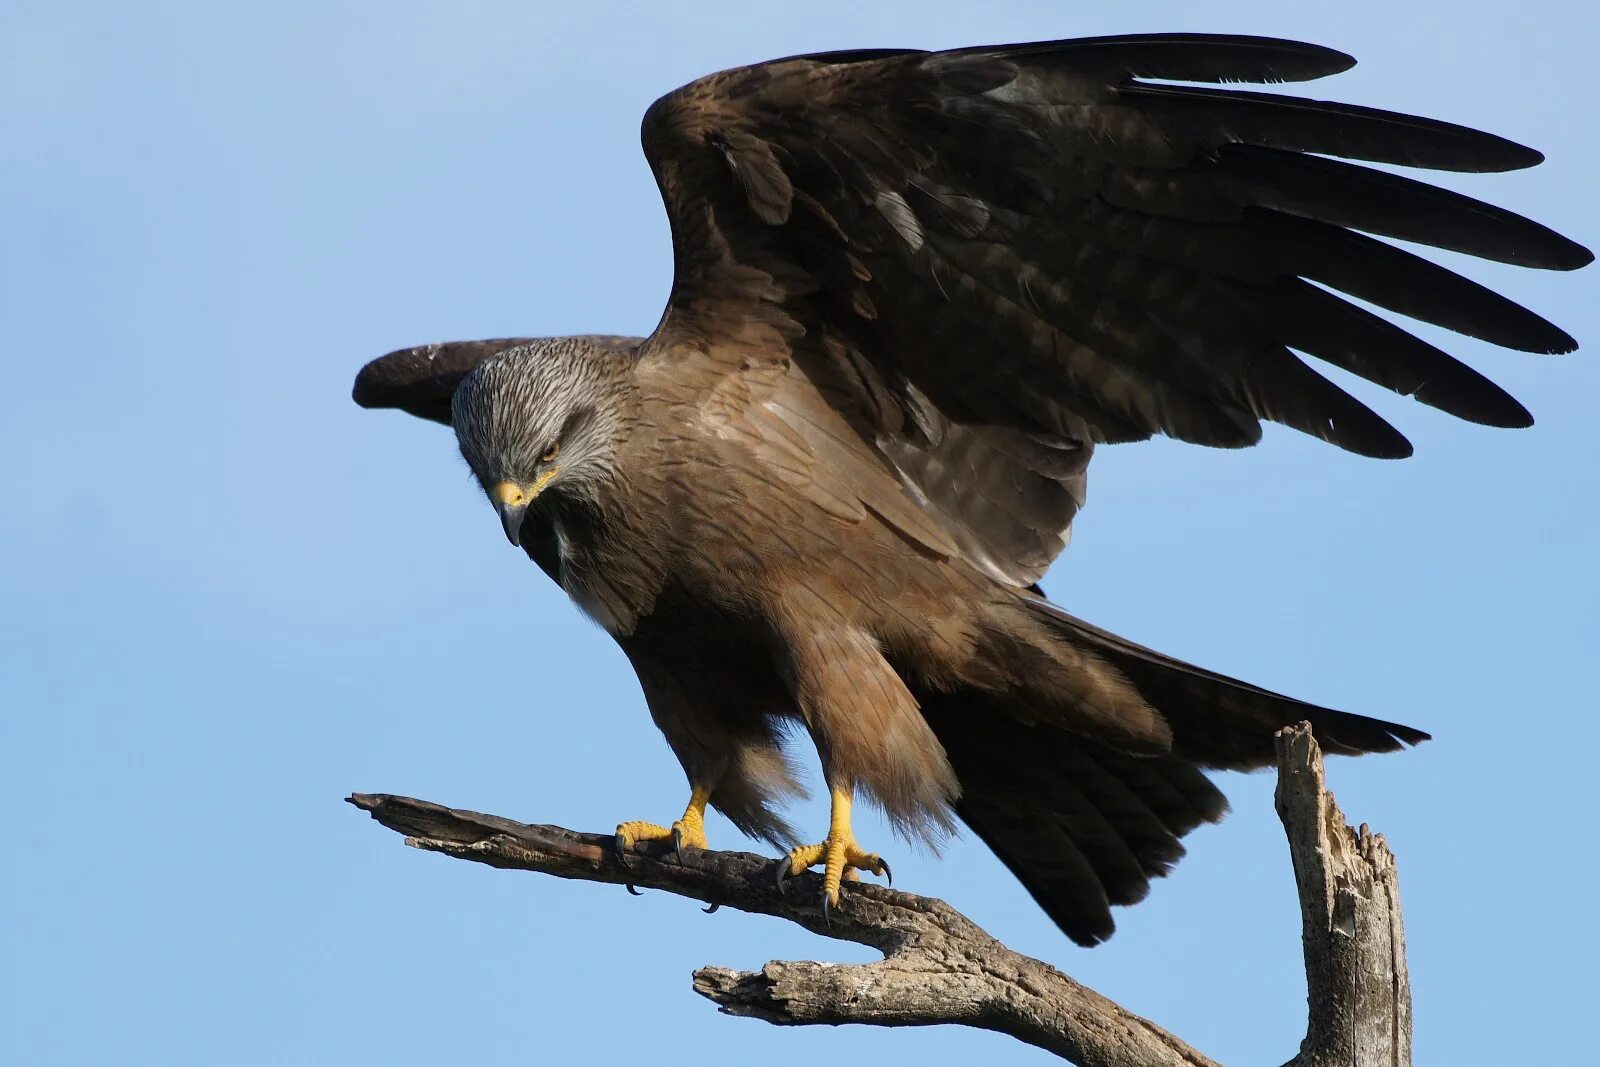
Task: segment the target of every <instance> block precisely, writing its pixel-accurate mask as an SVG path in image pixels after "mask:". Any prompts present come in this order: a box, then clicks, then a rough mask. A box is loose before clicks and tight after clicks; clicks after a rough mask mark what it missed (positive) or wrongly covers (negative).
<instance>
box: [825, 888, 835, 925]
mask: <svg viewBox="0 0 1600 1067" xmlns="http://www.w3.org/2000/svg"><path fill="white" fill-rule="evenodd" d="M822 925H823V926H826V927H828V928H829V929H830V930H831V929H833V923H832V922H830V921H829V920H828V891H827V890H826V889H824V890H823V891H822Z"/></svg>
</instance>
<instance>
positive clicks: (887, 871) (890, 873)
mask: <svg viewBox="0 0 1600 1067" xmlns="http://www.w3.org/2000/svg"><path fill="white" fill-rule="evenodd" d="M878 866H880V867H882V868H883V877H884V878H885V879H887V880H888V882H889V888H890V889H893V888H894V872H893V871H891V870H890V869H889V861H888V860H885V859H879V860H878Z"/></svg>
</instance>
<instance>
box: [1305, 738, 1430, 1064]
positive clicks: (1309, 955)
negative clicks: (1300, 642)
mask: <svg viewBox="0 0 1600 1067" xmlns="http://www.w3.org/2000/svg"><path fill="white" fill-rule="evenodd" d="M1277 745H1278V790H1277V798H1276V800H1277V808H1278V817H1279V818H1280V819H1282V820H1283V828H1284V830H1285V831H1286V832H1287V833H1288V835H1289V855H1290V857H1291V858H1292V859H1293V860H1294V876H1295V881H1296V882H1297V883H1298V885H1299V887H1300V914H1301V920H1302V928H1301V939H1302V942H1303V944H1304V949H1305V957H1306V990H1307V1003H1308V1005H1309V1007H1310V1011H1309V1015H1310V1021H1309V1023H1308V1024H1307V1026H1306V1037H1305V1040H1304V1041H1302V1042H1301V1044H1300V1054H1299V1055H1298V1056H1296V1057H1295V1058H1294V1059H1293V1060H1291V1061H1290V1065H1291V1067H1344V1065H1348V1064H1357V1065H1365V1064H1383V1065H1386V1067H1408V1065H1409V1064H1410V1063H1411V979H1410V976H1409V975H1408V974H1407V972H1406V936H1405V928H1404V927H1403V925H1402V924H1401V921H1400V881H1399V874H1398V873H1397V872H1396V870H1395V863H1394V853H1392V852H1390V851H1389V845H1388V842H1386V841H1384V839H1383V835H1382V834H1374V833H1373V832H1372V831H1371V830H1369V829H1368V828H1367V825H1366V823H1362V824H1361V829H1360V830H1352V829H1351V828H1350V827H1349V826H1348V825H1347V824H1346V823H1345V821H1344V814H1343V813H1342V812H1341V811H1340V810H1339V805H1338V804H1337V803H1336V802H1335V801H1334V799H1333V794H1332V793H1330V792H1328V788H1327V780H1326V778H1325V777H1324V774H1323V766H1322V750H1321V749H1319V748H1318V747H1317V743H1316V741H1315V740H1314V739H1313V738H1312V736H1311V730H1310V728H1309V727H1307V726H1306V725H1305V724H1301V725H1299V726H1291V727H1289V728H1288V729H1285V730H1281V731H1279V733H1278V738H1277Z"/></svg>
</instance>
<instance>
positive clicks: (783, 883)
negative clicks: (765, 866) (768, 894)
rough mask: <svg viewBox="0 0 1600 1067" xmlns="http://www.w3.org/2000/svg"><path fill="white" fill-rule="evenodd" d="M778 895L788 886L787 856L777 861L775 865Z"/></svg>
mask: <svg viewBox="0 0 1600 1067" xmlns="http://www.w3.org/2000/svg"><path fill="white" fill-rule="evenodd" d="M776 866H777V876H778V877H777V885H778V893H779V894H780V895H782V894H783V893H784V891H785V890H786V889H787V888H788V885H789V859H788V857H787V856H785V857H783V858H781V859H779V860H778V862H777V864H776Z"/></svg>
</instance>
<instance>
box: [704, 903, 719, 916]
mask: <svg viewBox="0 0 1600 1067" xmlns="http://www.w3.org/2000/svg"><path fill="white" fill-rule="evenodd" d="M720 907H722V905H721V904H707V905H706V906H705V907H703V908H701V909H700V910H701V911H703V912H705V913H706V914H707V915H710V914H711V913H712V912H714V911H716V910H717V909H718V908H720Z"/></svg>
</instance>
